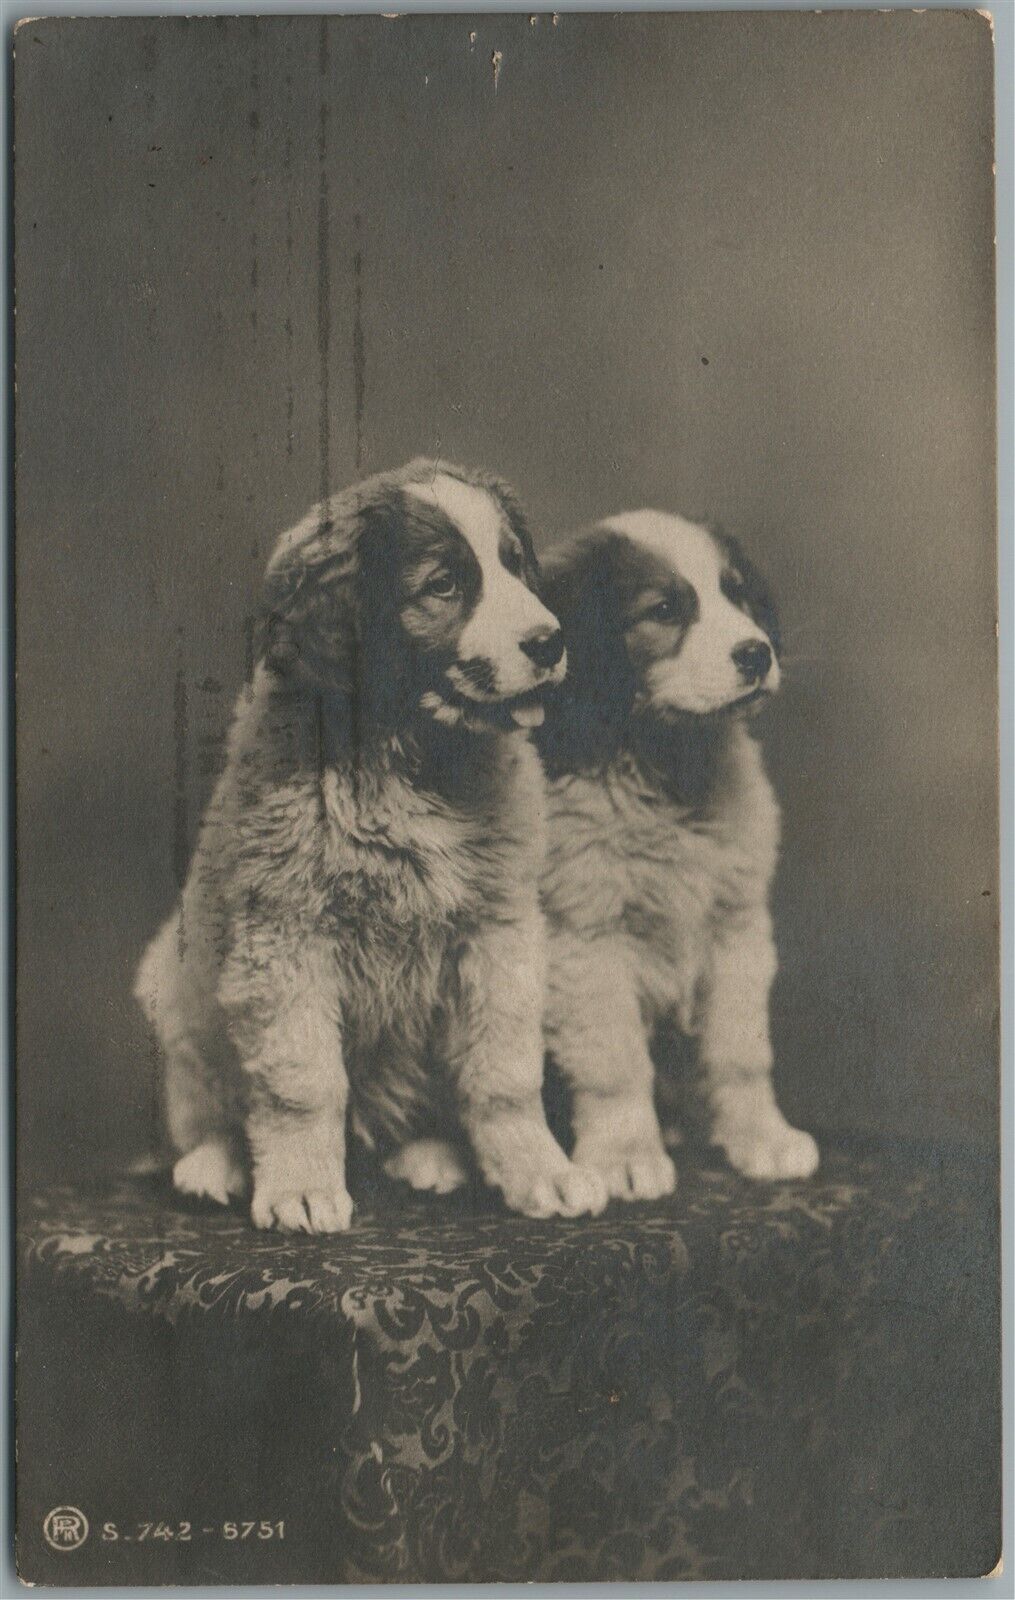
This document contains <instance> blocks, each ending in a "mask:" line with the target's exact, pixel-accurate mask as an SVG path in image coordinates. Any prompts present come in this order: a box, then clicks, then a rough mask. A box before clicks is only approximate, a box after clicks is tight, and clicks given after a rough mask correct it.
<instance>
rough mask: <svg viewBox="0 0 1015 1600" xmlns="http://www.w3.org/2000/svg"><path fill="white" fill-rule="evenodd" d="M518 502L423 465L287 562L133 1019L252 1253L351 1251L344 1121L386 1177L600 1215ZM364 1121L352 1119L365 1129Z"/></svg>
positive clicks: (550, 640) (549, 676)
mask: <svg viewBox="0 0 1015 1600" xmlns="http://www.w3.org/2000/svg"><path fill="white" fill-rule="evenodd" d="M535 586H536V572H535V561H534V557H533V554H532V546H531V541H530V539H529V535H528V532H527V530H526V527H525V523H524V519H523V518H522V515H521V512H520V511H519V509H518V507H517V505H516V503H515V501H514V498H513V496H512V495H511V494H510V492H509V491H508V490H507V489H506V487H505V486H504V485H502V484H500V483H499V482H498V481H497V480H495V479H493V478H490V477H488V476H486V475H484V474H480V473H470V472H464V471H461V470H460V469H457V468H452V467H449V466H447V465H445V464H443V463H439V462H430V461H416V462H413V463H411V464H410V465H409V466H408V467H406V468H403V469H402V470H401V471H400V472H397V473H393V474H387V475H382V476H379V477H376V478H372V479H369V480H368V481H366V482H365V483H362V484H360V485H358V486H356V487H355V488H352V489H349V490H346V491H345V492H344V493H341V494H338V495H336V496H335V497H334V498H333V499H332V500H331V501H330V502H329V503H328V504H327V505H326V506H324V507H322V508H320V509H319V510H317V511H315V512H313V513H311V515H310V516H308V517H307V518H306V519H305V520H304V521H303V522H302V523H300V524H299V526H297V527H296V528H294V529H292V530H291V531H290V532H289V533H288V534H286V535H285V536H284V537H283V538H282V540H281V541H280V543H279V546H278V548H277V550H276V552H275V555H274V556H273V558H272V560H271V563H270V565H269V568H268V573H267V577H266V582H265V609H266V613H267V617H266V624H267V626H266V641H267V642H266V657H265V659H264V660H263V661H262V662H261V663H260V664H259V665H258V667H257V669H256V671H255V673H254V677H253V681H252V683H251V685H250V686H249V687H248V688H247V689H245V690H244V691H243V693H242V694H241V695H240V698H239V701H238V704H237V707H236V713H235V720H234V723H233V728H232V732H231V736H230V740H229V746H228V756H227V761H226V766H225V770H224V772H223V774H222V777H221V778H220V780H219V782H218V785H217V787H216V789H215V792H214V795H213V798H212V800H211V803H210V805H209V808H208V812H207V815H206V817H205V820H204V824H203V827H202V830H201V834H200V838H199V840H198V844H197V848H196V851H195V855H194V860H193V864H192V867H191V871H190V875H189V878H188V880H187V884H186V886H185V888H184V891H183V895H182V898H181V902H180V905H179V907H178V909H177V911H176V912H175V913H174V915H173V916H172V917H171V919H170V920H169V922H168V923H167V924H166V926H165V927H164V928H163V930H162V932H161V933H160V934H159V935H158V937H157V938H156V939H155V941H154V942H153V944H152V945H151V947H150V948H149V950H148V952H147V954H146V956H145V958H144V961H143V962H142V965H141V970H140V973H139V976H138V982H137V995H138V998H139V999H140V1000H141V1002H142V1004H143V1006H144V1008H145V1010H146V1012H147V1014H148V1016H149V1017H150V1019H151V1021H152V1023H153V1024H154V1027H155V1029H156V1031H157V1033H158V1037H159V1040H160V1042H161V1045H162V1048H163V1052H164V1057H165V1109H166V1118H167V1125H168V1132H169V1136H170V1138H171V1140H172V1143H173V1146H174V1148H175V1150H176V1151H177V1152H178V1153H179V1159H178V1160H177V1163H176V1166H175V1169H174V1173H175V1181H176V1184H177V1186H178V1187H179V1188H180V1189H181V1190H184V1191H187V1192H191V1193H197V1194H204V1195H209V1196H212V1197H214V1198H216V1199H218V1200H222V1201H225V1200H226V1199H227V1198H228V1196H229V1195H231V1194H234V1193H239V1192H241V1191H244V1190H246V1189H247V1187H248V1184H249V1187H250V1188H251V1190H252V1195H251V1216H252V1219H253V1221H254V1223H255V1224H256V1225H257V1226H258V1227H272V1226H275V1227H279V1228H283V1229H302V1230H305V1231H312V1232H329V1231H333V1230H336V1229H343V1228H346V1227H347V1226H348V1225H349V1221H350V1217H351V1214H352V1203H351V1200H350V1198H349V1195H348V1193H347V1191H346V1183H345V1138H346V1116H347V1109H349V1110H351V1111H352V1113H353V1115H354V1116H355V1119H356V1124H357V1126H358V1128H359V1129H360V1130H361V1131H362V1133H363V1134H364V1136H365V1137H366V1138H367V1139H368V1140H369V1141H371V1142H373V1143H376V1144H377V1145H379V1146H380V1147H381V1149H382V1151H386V1152H388V1153H389V1164H390V1170H392V1171H393V1172H394V1173H395V1174H396V1175H397V1176H400V1177H404V1178H406V1179H407V1180H408V1181H410V1182H412V1183H414V1184H416V1185H417V1186H419V1187H433V1188H436V1189H447V1188H450V1187H453V1186H454V1185H455V1184H456V1183H459V1182H461V1181H462V1180H463V1178H464V1176H465V1171H466V1155H465V1149H464V1148H463V1147H462V1146H456V1145H455V1144H454V1143H449V1142H448V1140H447V1137H446V1134H447V1130H448V1128H449V1126H450V1127H454V1126H456V1125H457V1126H458V1127H460V1128H461V1130H462V1131H463V1133H464V1135H465V1137H466V1139H467V1143H468V1146H470V1147H471V1152H472V1153H473V1154H474V1156H475V1158H476V1160H477V1162H478V1165H479V1168H480V1170H481V1172H482V1174H483V1176H484V1177H485V1179H486V1180H487V1181H488V1182H489V1183H490V1184H493V1185H495V1186H496V1187H498V1188H499V1189H501V1190H502V1191H503V1194H504V1197H505V1199H506V1201H507V1203H508V1205H509V1206H511V1207H512V1208H514V1209H516V1210H519V1211H522V1212H525V1213H527V1214H530V1215H548V1214H551V1213H553V1212H561V1213H565V1214H568V1215H572V1214H575V1213H578V1212H581V1211H588V1210H596V1209H599V1208H600V1207H601V1206H602V1205H603V1204H604V1203H605V1194H604V1192H603V1188H602V1185H601V1183H600V1181H599V1180H598V1179H597V1178H596V1176H595V1174H590V1173H588V1172H587V1171H582V1170H581V1169H578V1168H575V1167H573V1166H572V1165H571V1164H570V1163H569V1161H568V1160H567V1158H566V1157H565V1155H564V1153H563V1151H562V1150H561V1149H560V1147H559V1146H558V1145H557V1144H556V1142H555V1141H554V1139H553V1138H552V1136H551V1135H550V1132H549V1130H548V1128H547V1126H546V1123H545V1120H544V1115H543V1110H542V1104H541V1099H540V1085H541V1081H542V1063H543V1052H542V1039H541V1029H540V1023H541V1012H542V1005H543V994H544V960H545V939H544V928H543V920H542V917H541V915H540V912H539V909H538V903H537V878H538V872H539V867H540V863H541V859H542V854H543V845H544V811H545V801H544V787H543V778H542V773H541V770H540V767H539V762H538V758H537V757H536V754H535V752H534V750H533V749H532V748H531V746H530V744H529V742H528V738H527V735H526V732H525V731H524V730H525V729H526V728H529V727H532V726H534V725H535V723H536V722H538V721H539V720H540V718H541V715H542V710H541V707H540V705H539V703H538V700H537V698H536V691H537V690H538V688H539V686H541V685H542V686H545V685H547V684H549V683H552V682H554V681H557V680H559V679H560V677H561V676H562V674H563V670H564V665H565V663H564V659H563V645H562V644H561V642H560V638H559V629H558V628H557V625H556V620H555V619H554V618H553V617H552V616H551V615H550V613H549V612H548V611H547V610H546V608H545V607H544V606H543V605H542V604H541V602H540V600H539V599H538V597H537V595H536V593H535ZM350 1102H351V1103H350Z"/></svg>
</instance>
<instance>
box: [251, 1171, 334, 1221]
mask: <svg viewBox="0 0 1015 1600" xmlns="http://www.w3.org/2000/svg"><path fill="white" fill-rule="evenodd" d="M250 1220H251V1222H252V1223H253V1224H254V1227H255V1228H278V1229H279V1231H280V1232H281V1233H344V1232H345V1230H346V1229H347V1228H348V1226H349V1224H350V1223H351V1221H352V1200H351V1199H350V1198H349V1194H348V1192H347V1190H346V1187H345V1185H344V1183H342V1182H341V1180H340V1179H336V1180H335V1181H333V1182H330V1183H328V1184H327V1185H324V1186H320V1187H316V1186H315V1187H311V1185H310V1184H307V1185H305V1186H303V1187H301V1188H297V1189H293V1188H283V1187H281V1186H276V1185H275V1184H273V1183H272V1181H271V1180H270V1179H269V1178H267V1177H264V1176H261V1175H260V1174H259V1175H257V1176H255V1178H254V1198H253V1200H252V1201H251V1204H250Z"/></svg>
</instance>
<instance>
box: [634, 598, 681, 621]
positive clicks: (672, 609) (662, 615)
mask: <svg viewBox="0 0 1015 1600" xmlns="http://www.w3.org/2000/svg"><path fill="white" fill-rule="evenodd" d="M638 620H639V622H676V620H677V604H676V601H675V600H670V599H666V600H657V601H656V602H655V604H654V605H651V606H649V607H648V608H647V610H645V611H643V612H642V613H641V616H640V617H639V619H638Z"/></svg>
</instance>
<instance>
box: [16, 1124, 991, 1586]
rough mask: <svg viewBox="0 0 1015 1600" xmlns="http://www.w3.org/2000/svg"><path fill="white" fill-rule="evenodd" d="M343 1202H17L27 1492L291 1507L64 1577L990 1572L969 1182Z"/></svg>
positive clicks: (980, 1255) (933, 1179) (986, 1252)
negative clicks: (348, 1215)
mask: <svg viewBox="0 0 1015 1600" xmlns="http://www.w3.org/2000/svg"><path fill="white" fill-rule="evenodd" d="M363 1192H364V1193H365V1196H366V1198H365V1202H364V1203H363V1205H362V1206H361V1210H360V1212H359V1214H358V1215H357V1218H356V1221H355V1222H354V1226H353V1229H352V1231H351V1232H350V1233H349V1234H347V1235H343V1236H339V1237H334V1238H325V1239H311V1238H302V1237H300V1238H292V1237H277V1236H273V1235H268V1234H258V1233H255V1232H253V1231H252V1230H251V1229H250V1227H249V1225H248V1223H247V1221H246V1219H245V1217H244V1216H243V1215H242V1214H241V1213H240V1212H238V1211H237V1212H229V1213H222V1212H213V1211H203V1210H201V1209H200V1208H199V1207H196V1206H193V1207H190V1208H185V1207H184V1206H183V1205H181V1204H180V1203H178V1202H177V1201H176V1200H174V1198H173V1197H172V1196H171V1195H170V1194H169V1192H168V1191H167V1190H166V1188H165V1187H164V1186H163V1185H162V1184H161V1183H156V1182H155V1181H153V1180H145V1181H139V1180H133V1181H126V1180H125V1181H123V1182H120V1183H118V1184H115V1185H112V1186H108V1187H105V1188H102V1187H100V1188H97V1189H92V1190H91V1191H88V1190H84V1189H70V1188H64V1189H52V1190H49V1191H48V1192H45V1193H43V1194H40V1195H38V1196H37V1197H35V1198H34V1199H31V1200H29V1201H26V1203H25V1204H24V1205H23V1206H22V1208H21V1231H22V1263H23V1265H22V1282H21V1304H22V1306H26V1307H27V1308H28V1309H27V1312H26V1313H25V1314H24V1315H23V1319H22V1329H23V1331H22V1340H21V1348H22V1359H23V1361H27V1368H26V1369H25V1370H24V1372H23V1377H22V1391H21V1392H22V1398H23V1402H27V1401H28V1400H29V1398H30V1399H31V1409H32V1414H33V1415H34V1414H35V1412H36V1410H38V1411H39V1413H40V1415H42V1416H43V1419H44V1420H43V1421H41V1422H40V1425H39V1426H40V1432H41V1434H42V1436H43V1441H44V1449H43V1450H42V1452H41V1453H42V1454H44V1455H45V1456H46V1462H43V1463H42V1464H41V1465H37V1464H34V1463H33V1464H32V1466H31V1468H30V1469H27V1468H26V1471H27V1486H26V1488H25V1490H24V1494H25V1495H26V1496H28V1497H29V1499H30V1498H31V1497H33V1496H34V1497H36V1498H37V1499H38V1502H39V1506H40V1508H43V1509H44V1506H45V1504H47V1503H52V1502H53V1500H54V1498H59V1497H60V1496H62V1495H63V1494H64V1486H65V1484H66V1495H67V1497H68V1498H70V1499H73V1496H72V1495H71V1493H70V1490H71V1488H72V1487H73V1483H72V1482H71V1480H72V1479H73V1477H74V1473H77V1475H78V1479H79V1480H80V1479H81V1478H82V1475H83V1477H84V1480H85V1482H86V1483H87V1485H88V1489H87V1492H88V1493H89V1494H90V1495H91V1496H92V1499H93V1501H94V1508H93V1511H91V1512H89V1515H90V1516H93V1515H95V1516H98V1515H99V1514H100V1512H101V1513H102V1514H103V1516H102V1520H103V1521H105V1520H107V1518H108V1519H112V1520H113V1521H114V1522H115V1523H116V1525H117V1527H118V1528H119V1525H120V1523H123V1524H124V1525H127V1524H129V1522H130V1519H131V1518H132V1517H134V1516H135V1515H142V1514H143V1510H144V1506H145V1504H146V1503H147V1502H148V1501H151V1500H152V1498H153V1497H154V1498H155V1499H157V1500H158V1501H159V1504H160V1506H163V1507H164V1513H163V1512H160V1514H165V1515H170V1514H171V1515H172V1516H175V1517H180V1518H182V1517H185V1516H187V1515H188V1507H187V1505H186V1503H185V1502H186V1499H187V1495H188V1493H189V1494H190V1496H191V1499H193V1488H192V1487H191V1485H192V1482H193V1478H194V1473H195V1470H196V1467H195V1464H196V1463H200V1464H201V1465H200V1467H199V1476H200V1481H201V1483H202V1484H203V1486H204V1489H203V1491H202V1492H203V1493H205V1495H206V1502H203V1505H204V1506H205V1509H203V1510H201V1512H200V1515H202V1516H203V1515H204V1514H205V1510H207V1515H208V1516H209V1517H213V1515H217V1514H219V1512H221V1514H223V1515H229V1514H230V1513H229V1506H230V1504H231V1503H232V1501H231V1499H230V1495H232V1500H233V1501H234V1500H236V1499H242V1500H243V1501H244V1503H245V1504H246V1505H247V1506H248V1507H249V1510H248V1511H246V1512H244V1513H243V1514H244V1515H249V1516H250V1517H262V1516H267V1515H269V1512H270V1513H271V1514H272V1515H273V1516H274V1517H275V1518H281V1517H284V1518H285V1520H286V1540H287V1543H286V1547H285V1552H284V1555H283V1553H282V1552H281V1551H280V1549H279V1548H278V1547H277V1546H273V1547H272V1548H271V1550H270V1551H269V1548H268V1546H267V1545H265V1546H264V1547H263V1548H262V1549H261V1550H260V1551H258V1552H254V1554H251V1553H250V1551H249V1550H245V1551H242V1552H240V1551H232V1550H231V1549H230V1550H227V1551H225V1552H223V1550H222V1549H221V1548H217V1549H216V1551H215V1553H214V1557H213V1556H212V1555H210V1554H209V1550H210V1546H207V1545H206V1546H203V1547H202V1550H203V1554H201V1552H200V1551H199V1550H198V1548H197V1545H196V1544H195V1542H194V1541H193V1540H189V1541H188V1542H187V1545H186V1547H183V1546H178V1547H176V1548H174V1549H172V1550H166V1551H164V1552H163V1553H162V1566H161V1567H160V1568H159V1569H158V1570H156V1569H155V1568H154V1567H152V1566H151V1565H148V1566H146V1565H145V1564H144V1561H145V1559H148V1560H150V1557H147V1558H142V1555H141V1553H140V1551H139V1548H138V1547H137V1546H136V1545H132V1546H131V1549H130V1551H129V1552H128V1551H127V1549H126V1547H125V1546H123V1545H122V1544H120V1543H119V1542H117V1544H116V1545H114V1544H112V1543H107V1544H106V1545H105V1546H103V1545H102V1543H101V1542H93V1543H92V1544H91V1546H90V1550H89V1554H88V1561H89V1562H90V1563H91V1565H90V1566H89V1567H88V1568H87V1572H89V1573H91V1574H92V1577H91V1578H90V1579H88V1580H87V1581H120V1582H125V1581H128V1580H131V1581H138V1578H139V1576H141V1577H143V1578H146V1579H147V1581H164V1582H168V1581H198V1578H199V1577H200V1575H201V1574H204V1576H205V1577H206V1578H210V1577H214V1578H215V1579H216V1580H217V1581H222V1582H224V1581H230V1580H231V1579H235V1580H236V1581H241V1580H242V1579H243V1578H245V1577H247V1576H249V1574H250V1573H255V1574H256V1575H258V1576H260V1577H261V1579H262V1580H263V1581H279V1580H287V1581H292V1580H294V1579H300V1580H302V1581H325V1580H328V1581H332V1582H337V1581H365V1580H375V1581H395V1580H398V1581H402V1582H410V1581H427V1580H431V1581H445V1582H449V1581H450V1582H455V1581H469V1580H481V1579H490V1580H499V1581H517V1580H522V1579H541V1580H550V1579H585V1580H592V1579H598V1580H608V1579H643V1578H669V1579H673V1578H683V1577H735V1576H758V1577H762V1576H767V1577H772V1576H783V1577H791V1576H816V1575H835V1574H836V1573H838V1574H840V1575H846V1574H847V1573H848V1574H850V1575H858V1576H859V1575H871V1576H873V1575H884V1574H887V1573H890V1572H896V1573H911V1574H915V1573H917V1572H926V1573H931V1572H945V1571H948V1572H961V1571H967V1572H968V1571H973V1570H983V1568H982V1567H981V1566H980V1563H981V1561H986V1562H987V1565H988V1566H989V1565H991V1564H992V1563H991V1562H990V1560H989V1557H990V1538H991V1529H992V1527H993V1520H992V1510H993V1506H994V1504H995V1500H996V1494H997V1489H996V1454H997V1452H996V1450H995V1448H994V1441H995V1410H994V1407H993V1399H994V1394H995V1386H996V1296H995V1293H994V1262H993V1256H992V1250H993V1235H992V1225H993V1218H994V1197H993V1195H992V1190H991V1186H990V1177H989V1174H987V1175H984V1174H983V1173H982V1172H980V1171H979V1169H977V1168H975V1167H973V1166H971V1165H970V1164H969V1163H968V1162H966V1161H963V1160H958V1161H954V1162H951V1161H944V1160H943V1159H942V1158H941V1157H940V1156H939V1155H937V1154H935V1153H934V1152H930V1151H914V1152H908V1153H906V1154H904V1155H903V1154H902V1153H900V1152H899V1151H898V1150H893V1151H892V1152H891V1153H888V1152H885V1151H880V1152H871V1151H869V1150H868V1151H867V1152H860V1151H858V1150H856V1149H852V1150H851V1149H848V1148H845V1147H843V1148H839V1149H834V1150H832V1151H831V1152H830V1153H829V1154H828V1155H827V1156H826V1159H825V1161H824V1163H823V1166H822V1170H821V1173H820V1174H819V1176H818V1178H817V1179H816V1180H812V1181H811V1182H808V1183H797V1184H780V1185H775V1186H772V1187H759V1186H757V1185H752V1184H749V1183H747V1182H745V1181H744V1180H741V1179H738V1178H737V1177H736V1176H735V1175H733V1174H732V1173H730V1172H729V1171H727V1170H725V1169H724V1168H720V1167H717V1166H709V1165H707V1164H698V1165H694V1164H688V1163H685V1164H684V1168H683V1170H682V1175H681V1183H680V1188H679V1191H678V1194H677V1195H675V1196H674V1197H673V1198H672V1199H671V1200H670V1201H667V1202H664V1203H659V1204H653V1205H650V1206H630V1207H621V1206H615V1207H612V1208H611V1210H610V1212H609V1213H608V1214H607V1215H606V1216H604V1217H602V1218H597V1219H594V1220H589V1219H584V1220H579V1221H574V1222H562V1221H560V1220H556V1221H547V1222H534V1221H527V1220H525V1219H522V1218H518V1217H512V1216H508V1215H506V1214H504V1213H503V1212H501V1211H498V1210H497V1209H496V1208H495V1207H494V1205H493V1203H492V1202H491V1201H490V1200H489V1198H488V1197H485V1196H484V1197H478V1196H475V1195H464V1196H454V1197H451V1198H450V1199H447V1200H443V1201H437V1200H424V1199H421V1198H418V1197H409V1196H408V1195H407V1194H405V1193H403V1192H402V1191H400V1190H396V1189H394V1188H392V1187H390V1186H387V1185H385V1184H383V1183H382V1182H381V1180H379V1179H378V1178H377V1177H376V1175H374V1174H369V1173H368V1174H367V1176H366V1178H365V1179H364V1181H363ZM29 1336H30V1339H31V1344H32V1349H31V1351H30V1352H29V1351H28V1350H27V1349H26V1340H27V1339H28V1338H29ZM71 1368H72V1369H73V1372H74V1376H73V1377H72V1378H71V1379H70V1380H69V1381H70V1385H71V1390H72V1392H71V1393H69V1394H68V1390H67V1386H66V1383H67V1380H64V1383H63V1390H62V1398H61V1399H59V1400H57V1398H55V1397H54V1395H53V1390H52V1381H51V1380H52V1375H53V1373H54V1372H57V1371H59V1372H66V1371H67V1370H68V1369H71ZM170 1392H171V1403H167V1395H168V1394H169V1393H170ZM70 1414H72V1415H73V1418H74V1427H73V1437H71V1432H72V1430H71V1426H70V1422H69V1420H68V1418H69V1415H70ZM139 1417H140V1418H141V1419H142V1420H141V1421H139V1420H138V1419H139ZM86 1427H90V1430H91V1437H92V1443H91V1445H90V1449H89V1452H88V1454H87V1459H86V1452H85V1450H84V1449H83V1447H82V1443H81V1434H82V1428H86ZM75 1452H76V1454H75ZM132 1452H133V1457H132ZM60 1461H63V1462H64V1463H70V1462H71V1461H73V1471H71V1470H70V1467H69V1466H68V1467H67V1470H66V1472H65V1474H64V1476H63V1477H61V1475H60V1472H59V1471H56V1472H54V1463H59V1462H60ZM76 1492H77V1494H78V1495H79V1496H80V1495H81V1494H82V1493H84V1490H82V1489H81V1488H78V1489H77V1490H76ZM283 1500H284V1501H285V1504H284V1505H283V1506H282V1507H281V1509H280V1502H281V1501H283ZM269 1501H270V1502H271V1504H270V1505H269V1504H268V1502H269ZM74 1503H77V1502H76V1501H75V1502H74ZM208 1507H210V1508H211V1509H207V1508H208ZM190 1509H193V1507H191V1508H190ZM237 1514H238V1513H237ZM32 1523H33V1516H32V1511H31V1508H30V1509H29V1514H28V1515H27V1517H23V1518H22V1526H23V1527H24V1526H30V1525H32ZM255 1556H256V1560H257V1563H258V1564H257V1565H253V1564H251V1563H253V1562H254V1561H255ZM202 1560H203V1561H204V1562H205V1565H204V1566H203V1567H202V1565H201V1561H202ZM245 1562H246V1563H247V1565H244V1563H245ZM209 1563H210V1565H209ZM216 1563H217V1565H216ZM27 1570H28V1573H29V1575H30V1576H31V1575H32V1569H31V1563H30V1562H29V1563H28V1565H27ZM59 1570H60V1572H61V1573H63V1572H65V1568H60V1569H59ZM85 1572H86V1569H85V1568H84V1567H82V1568H81V1575H85ZM195 1575H197V1576H195ZM50 1581H52V1580H50ZM63 1581H66V1579H65V1578H64V1579H63Z"/></svg>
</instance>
